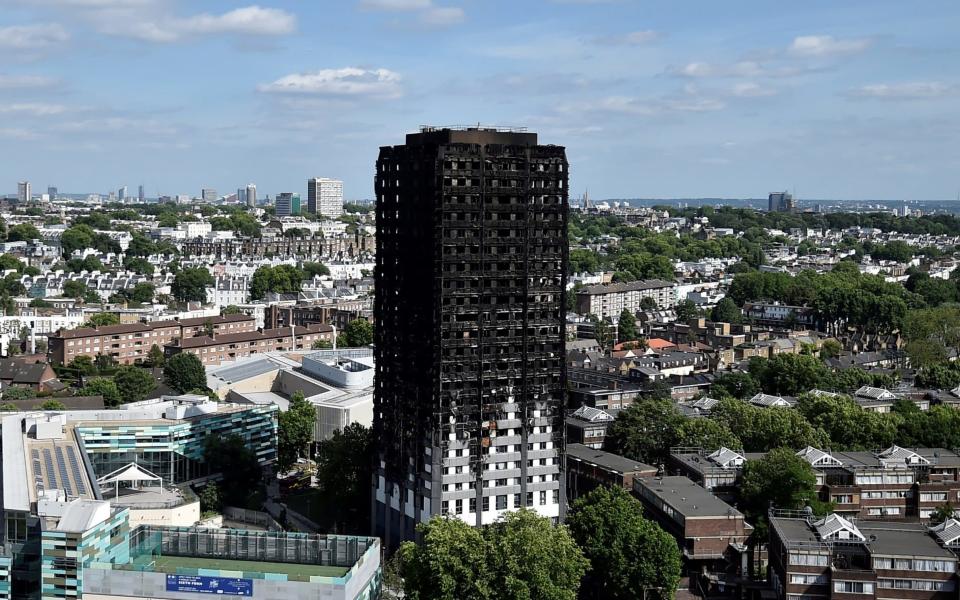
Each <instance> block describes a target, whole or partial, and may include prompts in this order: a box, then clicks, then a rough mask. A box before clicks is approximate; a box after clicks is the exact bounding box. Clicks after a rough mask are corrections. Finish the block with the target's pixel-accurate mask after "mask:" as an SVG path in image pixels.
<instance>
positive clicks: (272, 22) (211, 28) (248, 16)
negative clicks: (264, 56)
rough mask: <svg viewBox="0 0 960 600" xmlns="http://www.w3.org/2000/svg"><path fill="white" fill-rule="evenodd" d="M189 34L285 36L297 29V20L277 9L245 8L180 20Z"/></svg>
mask: <svg viewBox="0 0 960 600" xmlns="http://www.w3.org/2000/svg"><path fill="white" fill-rule="evenodd" d="M182 25H183V28H184V29H185V30H186V31H187V32H189V33H253V34H259V35H286V34H288V33H293V32H294V31H295V30H296V28H297V18H296V17H295V16H293V15H292V14H290V13H288V12H286V11H283V10H280V9H277V8H261V7H259V6H247V7H244V8H237V9H235V10H231V11H230V12H226V13H223V14H222V15H210V14H201V15H195V16H192V17H188V18H186V19H182Z"/></svg>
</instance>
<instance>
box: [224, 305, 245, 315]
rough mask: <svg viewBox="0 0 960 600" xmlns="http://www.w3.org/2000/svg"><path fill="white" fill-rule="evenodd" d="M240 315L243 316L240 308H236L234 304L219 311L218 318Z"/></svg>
mask: <svg viewBox="0 0 960 600" xmlns="http://www.w3.org/2000/svg"><path fill="white" fill-rule="evenodd" d="M242 314H243V309H242V308H240V307H239V306H237V305H236V304H231V305H229V306H225V307H224V308H223V309H222V310H221V311H220V316H226V315H242Z"/></svg>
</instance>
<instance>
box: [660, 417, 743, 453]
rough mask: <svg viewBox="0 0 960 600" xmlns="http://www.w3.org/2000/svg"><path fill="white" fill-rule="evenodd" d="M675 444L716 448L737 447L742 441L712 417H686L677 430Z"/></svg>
mask: <svg viewBox="0 0 960 600" xmlns="http://www.w3.org/2000/svg"><path fill="white" fill-rule="evenodd" d="M674 444H675V445H677V446H686V447H689V448H704V449H707V450H717V449H718V448H720V447H721V446H722V447H725V448H731V449H739V448H742V447H743V442H741V441H740V438H738V437H737V436H736V434H735V433H733V432H732V431H730V428H729V427H727V426H726V425H724V424H723V423H719V422H717V421H714V420H712V419H687V420H685V421H684V422H683V423H682V424H681V425H680V428H679V429H678V430H677V439H676V440H675V441H674Z"/></svg>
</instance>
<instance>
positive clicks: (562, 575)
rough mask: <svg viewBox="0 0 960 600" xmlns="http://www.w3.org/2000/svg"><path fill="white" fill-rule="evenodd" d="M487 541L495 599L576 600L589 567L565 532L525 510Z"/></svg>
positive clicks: (505, 519) (490, 532)
mask: <svg viewBox="0 0 960 600" xmlns="http://www.w3.org/2000/svg"><path fill="white" fill-rule="evenodd" d="M484 537H485V538H487V544H488V548H489V557H490V558H489V560H490V566H491V572H492V575H493V577H492V581H491V587H492V589H493V590H494V591H495V592H496V597H498V598H529V599H531V600H576V598H577V591H578V590H579V589H580V581H581V580H582V579H583V575H584V573H585V572H586V570H587V567H588V566H589V564H590V563H589V562H588V561H587V559H586V558H584V556H583V552H582V551H581V550H580V548H579V547H577V544H576V542H574V541H573V538H572V537H571V536H570V532H569V530H568V529H567V528H566V527H564V526H554V525H553V524H552V523H551V522H550V520H549V519H547V518H546V517H541V516H540V515H538V514H537V513H536V512H535V511H533V510H529V509H521V510H517V511H512V512H508V513H506V514H505V515H503V516H502V517H500V519H498V520H497V521H496V522H495V523H494V524H493V525H491V526H490V527H489V528H487V530H486V531H484ZM674 547H676V542H674Z"/></svg>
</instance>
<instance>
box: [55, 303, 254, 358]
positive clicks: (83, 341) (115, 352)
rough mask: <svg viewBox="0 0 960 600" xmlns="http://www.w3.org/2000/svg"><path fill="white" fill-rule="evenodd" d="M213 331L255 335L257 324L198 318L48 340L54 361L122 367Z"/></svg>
mask: <svg viewBox="0 0 960 600" xmlns="http://www.w3.org/2000/svg"><path fill="white" fill-rule="evenodd" d="M209 330H212V331H213V332H214V334H215V335H218V334H228V333H229V334H235V333H243V332H252V331H255V330H256V322H255V321H254V319H253V317H250V316H248V315H226V316H222V317H219V316H218V317H198V318H191V319H181V320H172V321H153V322H150V323H131V324H128V325H107V326H104V327H80V328H77V329H60V330H59V331H57V332H56V333H54V334H53V335H50V336H49V337H48V338H47V339H48V342H49V353H50V360H51V362H52V363H54V364H61V365H66V364H70V362H71V361H73V359H75V358H77V357H78V356H89V357H90V358H95V357H96V356H97V355H98V354H103V355H105V356H111V357H113V359H114V360H116V361H117V362H118V363H120V364H122V365H130V364H135V363H139V362H143V361H145V360H146V359H147V355H148V354H149V353H150V349H151V348H152V347H153V346H158V347H159V348H161V349H162V348H163V347H164V346H166V345H167V344H169V343H171V342H173V341H175V340H179V339H181V338H189V337H194V336H196V335H202V334H205V333H206V332H207V331H209Z"/></svg>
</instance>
